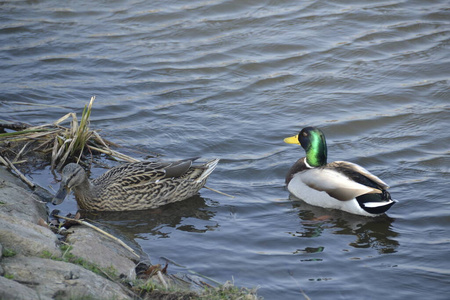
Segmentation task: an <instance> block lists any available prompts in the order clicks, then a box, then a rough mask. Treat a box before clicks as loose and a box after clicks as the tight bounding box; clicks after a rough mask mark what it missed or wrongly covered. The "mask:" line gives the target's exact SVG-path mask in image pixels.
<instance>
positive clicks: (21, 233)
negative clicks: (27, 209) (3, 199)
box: [0, 211, 61, 256]
mask: <svg viewBox="0 0 450 300" xmlns="http://www.w3.org/2000/svg"><path fill="white" fill-rule="evenodd" d="M0 243H1V244H2V245H3V247H4V248H7V249H10V250H14V251H15V252H16V253H21V254H23V255H34V256H41V255H42V253H43V252H44V251H48V252H50V253H51V254H52V255H56V256H60V255H61V251H60V250H59V248H58V247H57V243H58V239H57V238H56V235H55V234H54V233H53V232H52V231H51V230H50V229H48V228H46V227H43V226H40V225H37V224H35V223H32V222H30V221H27V220H24V219H21V218H17V217H14V216H10V215H8V214H6V213H4V212H2V211H0Z"/></svg>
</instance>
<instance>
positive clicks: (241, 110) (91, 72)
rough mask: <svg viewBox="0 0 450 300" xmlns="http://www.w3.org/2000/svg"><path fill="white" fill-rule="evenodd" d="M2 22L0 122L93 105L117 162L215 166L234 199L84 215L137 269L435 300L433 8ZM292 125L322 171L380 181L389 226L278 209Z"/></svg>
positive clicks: (29, 14)
mask: <svg viewBox="0 0 450 300" xmlns="http://www.w3.org/2000/svg"><path fill="white" fill-rule="evenodd" d="M0 16H1V18H0V66H1V68H0V78H1V80H0V119H2V120H4V119H7V120H16V121H23V122H28V123H32V124H46V123H51V122H53V121H55V120H57V119H58V118H60V117H61V116H63V115H64V114H66V113H68V112H71V111H74V112H76V113H77V114H79V115H81V111H82V108H83V107H84V105H85V104H87V103H88V102H89V99H90V97H91V96H94V95H95V96H96V100H95V104H94V109H93V112H92V116H91V119H92V122H91V128H93V129H98V130H101V132H100V133H101V135H102V136H103V137H105V138H107V139H110V140H112V141H114V142H116V143H118V144H120V145H122V146H123V148H121V149H118V150H119V151H121V152H125V153H126V154H129V155H132V156H134V157H136V158H139V159H144V158H145V157H146V156H147V155H149V154H150V155H155V154H157V155H160V156H161V157H162V158H163V159H168V160H171V159H178V158H185V157H194V156H199V155H201V156H202V157H204V158H205V159H208V158H214V157H219V158H221V159H222V160H221V162H220V164H219V166H218V168H217V169H216V170H215V171H214V173H213V174H212V176H211V177H210V180H209V181H208V184H207V185H208V186H210V187H212V188H215V189H218V190H220V191H222V192H225V193H228V194H231V195H234V196H235V198H229V197H226V196H223V195H219V194H217V193H214V192H212V191H209V190H206V189H203V190H202V191H201V193H200V196H199V197H194V198H192V199H189V200H187V201H184V202H183V203H179V204H176V205H169V206H167V207H163V208H161V209H157V210H154V211H149V212H146V213H139V214H124V215H121V216H119V217H117V216H116V215H111V216H102V217H101V218H100V217H99V220H98V221H101V222H103V223H104V224H105V225H107V226H110V227H111V228H112V229H114V230H117V231H120V232H121V233H122V234H123V235H124V236H127V237H128V238H130V239H132V240H135V242H136V243H138V244H139V246H140V247H141V248H142V249H143V250H144V251H145V252H146V253H147V254H148V255H149V257H150V258H151V260H152V262H153V263H164V262H165V260H164V259H163V257H165V258H168V259H170V260H173V261H175V262H177V263H178V264H181V265H184V266H186V267H187V268H188V269H190V270H193V271H195V272H198V273H201V274H203V275H206V276H209V277H211V278H214V279H215V280H218V281H221V282H224V281H227V280H234V282H235V284H236V285H238V286H247V287H259V289H258V291H259V295H261V296H263V297H264V298H266V299H303V298H304V296H303V294H302V291H303V292H304V293H305V294H306V295H308V296H309V297H310V298H311V299H330V298H333V299H383V298H385V299H423V298H426V299H447V297H448V294H449V292H450V279H449V278H450V263H449V262H448V253H449V250H448V249H449V246H450V197H449V193H450V189H449V187H448V186H449V185H448V183H449V178H450V176H449V162H450V159H449V145H450V143H449V141H450V134H449V133H448V132H449V130H448V128H449V121H448V120H449V118H450V114H449V101H448V100H449V98H450V97H449V96H450V92H449V70H450V55H449V53H450V51H449V40H450V11H449V5H448V1H396V0H394V1H376V2H374V1H321V0H316V1H228V0H224V1H142V2H137V1H125V0H124V1H104V2H97V3H93V2H89V1H85V2H84V1H72V2H66V1H7V2H2V3H0ZM307 125H313V126H317V127H320V128H321V129H322V130H323V131H324V132H325V134H326V136H327V141H328V152H329V159H330V160H348V161H351V162H354V163H358V164H360V165H362V166H364V167H365V168H367V169H368V170H370V171H371V172H372V173H374V174H376V175H377V176H379V177H380V178H382V179H383V180H384V181H386V182H387V183H388V184H389V185H390V186H391V189H390V192H391V194H392V196H393V198H395V199H397V200H398V201H399V202H398V203H397V204H396V205H394V206H393V207H392V209H391V210H389V212H388V214H387V216H384V217H382V218H378V219H372V218H365V217H358V216H352V215H349V214H346V213H343V212H336V211H331V210H325V209H321V208H316V207H313V206H309V205H307V204H305V203H303V202H301V201H298V200H295V199H289V193H288V192H287V190H286V189H285V187H284V176H285V174H286V172H287V170H288V169H289V167H290V166H291V165H292V164H293V163H294V162H295V160H296V159H298V158H299V157H300V156H302V155H304V153H303V151H302V149H301V148H300V147H296V146H294V145H287V144H284V143H283V138H284V137H287V136H290V135H293V134H296V133H297V132H298V131H299V130H300V129H301V128H302V127H305V126H307ZM103 171H104V170H103V169H100V168H96V169H94V174H95V175H98V174H101V173H102V172H103ZM30 176H31V177H32V178H34V179H35V180H36V181H38V183H40V184H42V185H43V186H47V185H49V184H52V185H53V187H54V188H55V189H56V188H57V184H55V183H53V182H52V180H53V178H52V176H51V175H50V172H49V171H48V170H47V169H46V170H42V171H36V172H35V173H33V174H30ZM53 208H54V207H51V209H53ZM58 208H60V209H62V210H63V211H64V212H74V211H75V210H76V204H75V201H74V199H73V198H71V199H69V200H68V201H66V202H65V203H64V204H63V205H62V206H60V207H58ZM179 271H180V272H183V271H185V269H183V268H180V267H177V266H175V265H170V266H169V272H179Z"/></svg>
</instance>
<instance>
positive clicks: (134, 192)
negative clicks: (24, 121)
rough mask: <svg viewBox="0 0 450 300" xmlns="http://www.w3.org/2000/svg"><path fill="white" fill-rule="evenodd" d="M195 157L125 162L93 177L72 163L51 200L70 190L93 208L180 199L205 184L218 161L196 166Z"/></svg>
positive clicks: (149, 204)
mask: <svg viewBox="0 0 450 300" xmlns="http://www.w3.org/2000/svg"><path fill="white" fill-rule="evenodd" d="M194 160H195V159H187V160H180V161H176V162H167V163H160V162H136V163H126V164H123V165H120V166H117V167H114V168H112V169H110V170H109V171H107V172H106V173H105V174H103V175H101V176H100V177H98V178H96V179H94V180H92V181H89V179H88V178H87V175H86V172H85V171H84V169H83V168H82V167H81V166H79V165H77V164H74V163H71V164H68V165H66V166H65V167H64V169H63V170H62V175H61V177H62V178H61V186H60V188H59V191H58V193H57V194H56V196H55V198H54V199H53V201H52V203H53V204H54V205H57V204H60V203H61V202H63V201H64V199H65V197H66V196H67V194H68V193H69V192H70V190H73V191H74V193H75V198H76V199H77V202H78V205H79V206H80V208H81V209H85V210H94V211H126V210H144V209H150V208H156V207H158V206H161V205H164V204H168V203H172V202H176V201H181V200H184V199H187V198H189V197H191V196H193V195H195V194H196V193H197V192H198V191H199V190H200V189H201V188H202V187H203V186H204V185H205V183H206V179H207V178H208V176H209V175H210V174H211V172H212V171H213V170H214V169H215V168H216V166H217V163H218V162H219V159H214V160H211V161H209V162H207V163H205V164H203V165H195V166H194V165H192V162H193V161H194Z"/></svg>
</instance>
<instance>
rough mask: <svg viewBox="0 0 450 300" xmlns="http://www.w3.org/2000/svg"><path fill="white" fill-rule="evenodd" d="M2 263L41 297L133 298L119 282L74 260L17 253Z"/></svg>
mask: <svg viewBox="0 0 450 300" xmlns="http://www.w3.org/2000/svg"><path fill="white" fill-rule="evenodd" d="M1 264H2V267H3V269H4V270H5V273H6V274H9V275H11V276H12V277H13V279H14V281H17V282H19V283H22V285H26V286H29V287H32V288H33V290H35V291H36V293H37V295H38V296H39V299H55V298H56V299H69V298H77V299H81V298H83V297H92V298H95V299H132V297H131V296H129V295H128V294H127V292H126V291H125V289H122V287H121V286H120V285H119V284H117V283H114V282H112V281H109V280H108V279H106V278H103V277H101V276H99V275H97V274H95V273H93V272H91V271H89V270H86V269H84V268H82V267H80V266H78V265H74V264H71V263H66V262H63V261H55V260H51V259H44V258H39V257H25V256H21V255H18V256H15V257H9V258H4V259H3V260H2V261H1ZM1 284H2V283H1V282H0V289H1V290H3V286H2V285H1ZM20 290H21V291H22V290H23V289H20ZM7 299H9V298H7ZM17 299H28V298H26V297H25V298H17ZM30 299H32V298H30Z"/></svg>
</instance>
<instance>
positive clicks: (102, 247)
mask: <svg viewBox="0 0 450 300" xmlns="http://www.w3.org/2000/svg"><path fill="white" fill-rule="evenodd" d="M71 230H73V233H71V234H70V235H69V236H68V238H67V241H68V242H69V243H70V244H71V245H72V247H73V249H72V251H71V253H72V254H73V255H75V256H78V257H81V258H83V259H85V260H87V261H89V262H92V263H94V264H96V265H98V266H99V267H101V268H103V269H107V268H110V267H113V268H114V269H115V270H117V271H118V274H117V275H120V274H123V275H125V276H127V277H128V278H129V279H135V278H136V272H135V263H134V262H133V260H132V259H137V258H136V257H135V256H134V255H132V254H131V253H130V252H129V251H128V250H126V249H125V248H124V247H123V246H121V245H120V244H118V243H117V242H116V241H113V240H111V239H110V238H108V237H105V236H104V235H102V234H100V233H98V232H96V231H94V230H92V229H90V228H86V227H71Z"/></svg>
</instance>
